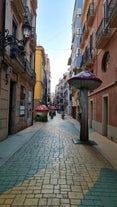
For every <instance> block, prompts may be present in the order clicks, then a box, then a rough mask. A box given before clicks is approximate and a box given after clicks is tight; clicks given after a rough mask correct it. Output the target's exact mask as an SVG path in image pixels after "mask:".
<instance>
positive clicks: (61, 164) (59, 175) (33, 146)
mask: <svg viewBox="0 0 117 207" xmlns="http://www.w3.org/2000/svg"><path fill="white" fill-rule="evenodd" d="M78 134H79V132H78V129H77V128H76V127H75V125H74V123H73V119H70V118H65V120H62V119H61V117H60V115H57V116H56V117H54V119H52V120H49V121H48V122H47V123H43V127H41V128H40V129H38V124H37V131H36V132H35V133H34V135H33V136H32V138H31V139H30V140H29V141H28V142H26V143H25V144H24V145H23V146H22V147H21V148H20V149H19V150H18V151H17V152H16V153H15V154H13V155H12V156H11V157H10V158H9V160H8V161H6V162H5V164H3V165H2V166H1V167H0V206H1V207H117V170H115V169H114V168H112V166H111V164H110V163H109V162H108V161H107V160H106V159H105V158H104V157H103V156H102V155H101V154H100V153H99V152H98V150H97V149H96V148H95V147H94V146H90V145H80V144H79V145H75V144H73V142H72V139H73V138H76V139H77V138H78Z"/></svg>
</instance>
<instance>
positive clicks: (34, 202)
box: [24, 198, 38, 206]
mask: <svg viewBox="0 0 117 207" xmlns="http://www.w3.org/2000/svg"><path fill="white" fill-rule="evenodd" d="M26 205H29V206H32V205H34V206H37V205H38V199H37V198H35V199H33V198H32V199H29V198H28V199H25V202H24V206H26Z"/></svg>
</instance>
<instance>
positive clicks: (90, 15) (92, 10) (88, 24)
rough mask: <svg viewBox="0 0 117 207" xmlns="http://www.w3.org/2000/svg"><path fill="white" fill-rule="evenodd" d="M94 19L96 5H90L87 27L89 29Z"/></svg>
mask: <svg viewBox="0 0 117 207" xmlns="http://www.w3.org/2000/svg"><path fill="white" fill-rule="evenodd" d="M94 17H95V9H94V3H90V5H89V8H88V12H87V26H88V27H91V26H92V24H93V21H94Z"/></svg>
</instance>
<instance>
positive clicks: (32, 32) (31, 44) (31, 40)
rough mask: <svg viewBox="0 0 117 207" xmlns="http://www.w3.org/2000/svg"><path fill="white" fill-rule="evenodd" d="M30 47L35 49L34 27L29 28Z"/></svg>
mask: <svg viewBox="0 0 117 207" xmlns="http://www.w3.org/2000/svg"><path fill="white" fill-rule="evenodd" d="M30 46H31V47H32V48H33V49H35V47H36V28H35V27H31V34H30Z"/></svg>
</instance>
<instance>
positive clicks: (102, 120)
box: [80, 0, 117, 141]
mask: <svg viewBox="0 0 117 207" xmlns="http://www.w3.org/2000/svg"><path fill="white" fill-rule="evenodd" d="M81 23H82V27H83V33H82V36H81V43H80V47H81V48H82V59H83V60H82V65H85V64H87V63H88V62H89V63H91V64H92V68H91V71H92V72H93V73H94V74H96V75H97V76H98V77H99V78H100V79H101V80H102V81H103V83H102V85H101V86H100V87H99V88H98V89H97V90H94V91H90V93H89V95H88V101H89V126H90V127H92V128H94V129H95V130H96V131H98V132H99V133H101V134H102V135H104V136H107V137H108V138H110V139H112V140H115V141H117V107H116V105H117V103H116V102H117V101H116V100H117V58H116V54H117V41H116V40H117V2H116V1H114V0H100V1H94V0H92V1H91V0H85V1H84V4H83V10H82V17H81Z"/></svg>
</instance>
